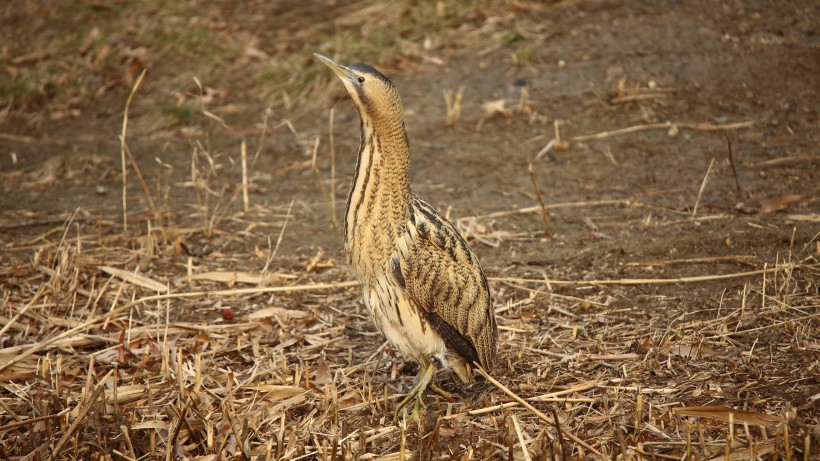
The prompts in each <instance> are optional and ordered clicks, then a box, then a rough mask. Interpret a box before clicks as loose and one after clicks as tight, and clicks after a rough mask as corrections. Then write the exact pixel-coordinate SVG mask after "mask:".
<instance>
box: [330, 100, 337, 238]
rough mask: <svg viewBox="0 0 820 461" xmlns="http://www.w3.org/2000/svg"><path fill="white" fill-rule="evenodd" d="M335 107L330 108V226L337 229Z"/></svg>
mask: <svg viewBox="0 0 820 461" xmlns="http://www.w3.org/2000/svg"><path fill="white" fill-rule="evenodd" d="M334 109H335V108H334V107H331V108H330V225H331V227H332V228H333V229H336V227H337V224H336V143H335V142H334V139H333V114H334Z"/></svg>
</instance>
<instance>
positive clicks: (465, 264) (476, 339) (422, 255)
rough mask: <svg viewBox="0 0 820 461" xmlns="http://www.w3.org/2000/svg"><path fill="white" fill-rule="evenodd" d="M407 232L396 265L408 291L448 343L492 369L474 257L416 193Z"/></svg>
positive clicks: (492, 328) (486, 300) (487, 309)
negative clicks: (404, 249) (404, 254)
mask: <svg viewBox="0 0 820 461" xmlns="http://www.w3.org/2000/svg"><path fill="white" fill-rule="evenodd" d="M408 232H409V233H411V234H415V235H413V236H412V237H413V238H411V239H409V242H410V244H409V245H408V248H407V253H408V254H407V257H405V258H403V260H402V261H401V268H400V272H401V274H400V276H401V278H402V279H403V280H401V281H402V282H403V283H404V286H405V289H406V292H407V295H408V297H409V298H410V300H411V301H412V302H413V303H415V305H416V306H417V307H418V308H419V309H420V310H421V311H422V312H423V314H424V315H425V318H426V320H427V321H428V323H429V324H430V325H431V326H432V327H433V328H435V330H436V331H437V332H438V333H439V334H440V335H441V336H442V337H443V338H444V340H445V342H446V343H447V346H448V348H450V349H453V350H454V351H455V352H457V353H458V354H459V355H461V356H462V357H464V358H465V359H466V360H467V361H468V362H477V363H479V364H481V366H482V367H484V368H485V369H487V370H489V369H491V368H492V366H493V363H494V362H495V355H496V342H497V337H498V332H497V328H496V324H495V315H494V313H493V310H492V304H491V302H490V290H489V287H488V285H487V277H486V276H485V275H484V272H483V271H482V270H481V266H480V265H479V263H478V258H476V256H475V254H474V253H473V252H472V250H470V248H469V247H468V246H467V242H465V241H464V238H463V237H462V236H461V234H459V232H458V231H457V230H456V229H455V227H453V225H452V224H451V223H450V222H449V221H447V219H446V218H444V216H442V215H441V213H439V212H438V211H437V210H436V209H435V208H433V207H432V206H431V205H430V204H428V203H427V202H425V201H423V200H421V199H420V198H418V197H415V196H414V197H413V200H412V202H411V212H410V219H409V222H408ZM397 275H398V274H397Z"/></svg>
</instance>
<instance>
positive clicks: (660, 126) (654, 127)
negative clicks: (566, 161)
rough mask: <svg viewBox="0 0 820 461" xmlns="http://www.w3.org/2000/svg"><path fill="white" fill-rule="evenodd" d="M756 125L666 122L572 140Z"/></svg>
mask: <svg viewBox="0 0 820 461" xmlns="http://www.w3.org/2000/svg"><path fill="white" fill-rule="evenodd" d="M753 124H754V122H753V121H748V122H737V123H727V124H725V125H715V124H713V123H672V122H665V123H649V124H646V125H635V126H630V127H627V128H621V129H620V130H614V131H603V132H601V133H595V134H588V135H584V136H576V137H574V138H572V140H573V141H590V140H593V139H605V138H611V137H613V136H620V135H622V134H629V133H635V132H638V131H647V130H658V129H661V130H664V129H670V128H672V127H678V128H688V129H690V130H696V131H721V130H737V129H740V128H748V127H750V126H752V125H753Z"/></svg>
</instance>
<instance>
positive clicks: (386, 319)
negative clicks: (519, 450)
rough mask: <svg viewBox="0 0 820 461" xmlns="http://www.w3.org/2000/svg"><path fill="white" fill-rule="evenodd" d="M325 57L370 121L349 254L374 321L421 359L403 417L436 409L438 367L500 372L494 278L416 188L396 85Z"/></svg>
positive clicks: (350, 212)
mask: <svg viewBox="0 0 820 461" xmlns="http://www.w3.org/2000/svg"><path fill="white" fill-rule="evenodd" d="M314 54H315V56H316V57H317V58H318V59H319V60H320V61H321V62H322V63H324V64H325V65H327V66H328V67H330V69H331V70H333V72H334V73H335V74H336V76H337V77H338V78H339V80H341V82H342V84H343V86H344V88H345V90H346V91H347V94H348V96H349V98H350V99H351V101H352V102H353V106H354V107H355V109H356V111H357V112H358V115H359V119H360V131H361V141H360V144H359V152H358V158H357V161H356V168H355V172H354V175H353V181H352V183H351V187H350V192H349V195H348V198H347V207H346V212H345V220H344V229H343V232H344V246H345V253H346V256H347V259H348V262H349V264H350V267H351V268H352V270H353V272H354V273H355V275H356V278H357V279H358V281H359V282H360V284H361V286H362V297H363V299H364V304H365V306H366V308H367V310H368V312H369V314H370V317H371V318H372V320H373V321H374V323H375V324H376V326H377V328H378V329H379V330H380V331H381V333H383V335H384V336H385V337H386V339H387V340H388V342H389V343H390V344H391V345H392V346H393V349H394V350H396V351H397V352H398V353H399V354H400V355H401V356H403V357H404V359H405V360H409V361H412V362H416V363H417V364H418V365H419V371H418V376H417V378H416V381H415V385H414V386H413V387H412V388H411V389H410V391H409V392H408V393H407V395H406V397H405V398H404V399H403V400H402V401H401V402H400V403H399V404H398V405H397V406H396V408H395V410H394V416H396V418H398V414H399V411H400V410H401V409H402V408H404V407H405V406H406V405H407V404H409V403H410V402H411V401H413V400H415V405H414V409H413V412H412V414H411V415H418V413H419V411H420V409H421V408H426V406H427V405H426V403H425V401H424V399H425V395H426V392H427V389H428V388H430V389H432V390H434V391H436V392H439V393H441V394H442V395H445V396H446V395H448V394H449V393H447V392H445V391H443V390H442V389H441V388H440V387H438V386H437V385H436V383H435V382H434V376H435V374H436V372H437V371H438V370H450V371H451V372H453V373H454V374H455V375H456V376H457V377H458V378H459V379H460V380H461V381H462V382H464V383H467V382H469V381H471V380H472V369H473V367H482V369H483V370H485V371H489V370H491V369H492V367H493V365H494V363H495V360H496V355H497V349H498V328H497V325H496V319H495V313H494V310H493V307H492V302H491V297H490V289H489V285H488V283H487V277H486V275H485V274H484V271H483V270H482V268H481V265H480V263H479V260H478V258H477V257H476V255H475V253H473V251H472V250H471V249H470V247H469V246H468V245H467V242H466V240H465V239H464V237H463V236H462V235H461V234H460V233H459V231H458V230H457V229H456V227H455V226H453V224H452V223H450V221H448V220H447V219H446V218H445V217H444V216H443V215H442V214H441V213H440V212H439V211H438V210H437V209H436V208H435V207H433V206H432V205H430V203H428V202H426V201H425V200H423V199H421V198H419V197H418V196H417V195H415V194H414V193H413V192H411V188H410V144H409V141H408V137H407V131H406V128H405V124H404V111H403V107H402V102H401V98H400V96H399V93H398V90H397V89H396V87H395V85H394V84H393V83H392V82H391V81H390V80H389V79H388V78H387V77H386V76H385V75H384V74H382V73H381V72H379V71H378V70H376V69H375V68H373V67H372V66H370V65H368V64H353V65H351V66H349V67H348V66H344V65H341V64H338V63H336V62H335V61H333V60H332V59H330V58H328V57H326V56H323V55H321V54H318V53H314Z"/></svg>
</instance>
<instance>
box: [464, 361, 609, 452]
mask: <svg viewBox="0 0 820 461" xmlns="http://www.w3.org/2000/svg"><path fill="white" fill-rule="evenodd" d="M475 371H476V372H477V373H478V374H480V375H481V376H483V377H484V379H486V380H487V381H489V382H491V383H492V384H493V385H494V386H495V387H497V388H498V389H499V390H500V391H502V392H504V393H505V394H507V395H508V396H509V397H510V398H512V399H513V400H515V401H516V402H518V403H520V404H521V406H523V407H524V408H526V409H527V411H529V412H530V413H532V414H533V415H535V416H537V417H538V418H539V419H541V420H542V421H544V422H545V423H548V424H552V423H553V421H552V420H551V419H550V418H549V416H547V415H545V414H544V413H542V412H541V411H539V410H538V409H537V408H535V407H534V406H532V405H530V403H529V402H527V401H526V400H524V399H523V398H521V397H519V396H518V394H516V393H515V392H513V391H511V390H510V388H508V387H507V386H505V385H503V384H501V382H499V381H498V380H497V379H495V378H493V377H492V376H490V374H489V373H487V372H486V371H485V370H484V369H483V368H481V367H480V366H478V365H475ZM564 434H566V435H567V437H569V438H570V439H572V441H573V442H575V443H577V444H578V445H581V446H582V447H584V448H586V449H587V450H589V451H591V452H592V453H595V454H596V455H598V456H602V454H601V452H600V451H598V450H596V449H595V448H593V447H592V446H591V445H590V444H588V443H586V442H584V441H583V440H581V439H580V438H578V437H577V436H576V435H574V434H571V433H569V432H564Z"/></svg>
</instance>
